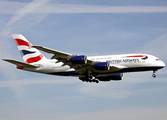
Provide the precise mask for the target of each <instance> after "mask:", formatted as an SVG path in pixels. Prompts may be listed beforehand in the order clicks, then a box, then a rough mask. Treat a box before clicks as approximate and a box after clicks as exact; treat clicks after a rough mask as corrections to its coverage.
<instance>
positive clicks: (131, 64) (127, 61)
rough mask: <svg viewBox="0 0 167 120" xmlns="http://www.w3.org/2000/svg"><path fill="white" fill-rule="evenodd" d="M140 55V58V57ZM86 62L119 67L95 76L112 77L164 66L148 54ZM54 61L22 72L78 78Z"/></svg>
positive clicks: (99, 57)
mask: <svg viewBox="0 0 167 120" xmlns="http://www.w3.org/2000/svg"><path fill="white" fill-rule="evenodd" d="M141 55H142V56H141ZM87 59H88V60H91V61H95V62H109V63H110V66H117V67H120V69H118V70H109V71H102V70H101V71H98V70H97V71H96V73H95V74H97V75H112V74H113V73H114V74H115V73H124V72H135V71H149V70H152V71H156V70H158V69H161V68H163V67H164V66H165V64H164V62H162V61H161V60H159V59H158V58H157V57H155V56H152V55H148V54H121V55H105V56H92V57H88V58H87ZM56 62H57V60H56V59H46V60H45V62H42V63H41V62H37V63H33V64H32V65H36V66H39V67H38V68H34V69H32V68H31V69H28V68H25V69H24V70H27V71H33V72H38V73H45V74H53V75H62V76H63V75H64V76H80V75H79V74H77V72H75V69H73V68H70V66H68V65H65V66H64V65H63V63H62V62H59V63H56Z"/></svg>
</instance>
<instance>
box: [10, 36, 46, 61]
mask: <svg viewBox="0 0 167 120" xmlns="http://www.w3.org/2000/svg"><path fill="white" fill-rule="evenodd" d="M12 37H13V39H14V41H15V43H16V45H17V47H18V49H19V51H20V53H21V56H22V57H23V60H24V62H25V63H28V64H31V63H36V62H43V61H44V60H46V58H45V57H44V56H43V55H42V54H41V53H40V52H39V51H38V50H37V49H36V48H33V47H32V44H31V43H30V42H29V41H28V40H27V39H26V38H25V37H24V36H23V35H21V34H13V35H12Z"/></svg>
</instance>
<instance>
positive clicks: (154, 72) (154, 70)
mask: <svg viewBox="0 0 167 120" xmlns="http://www.w3.org/2000/svg"><path fill="white" fill-rule="evenodd" d="M155 72H156V70H153V75H152V77H153V78H155V77H156V75H155Z"/></svg>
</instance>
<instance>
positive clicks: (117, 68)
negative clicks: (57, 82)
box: [3, 34, 165, 83]
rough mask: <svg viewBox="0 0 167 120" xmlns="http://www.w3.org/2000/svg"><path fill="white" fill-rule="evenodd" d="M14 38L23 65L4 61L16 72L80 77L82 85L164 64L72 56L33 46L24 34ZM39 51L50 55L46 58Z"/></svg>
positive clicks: (134, 57)
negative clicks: (15, 69)
mask: <svg viewBox="0 0 167 120" xmlns="http://www.w3.org/2000/svg"><path fill="white" fill-rule="evenodd" d="M12 36H13V39H14V41H15V43H16V45H17V47H18V49H19V51H20V53H21V55H22V57H23V60H24V62H20V61H16V60H11V59H3V60H4V61H7V62H10V63H12V64H15V65H16V66H17V68H18V69H20V70H26V71H31V72H37V73H44V74H50V75H59V76H75V77H79V79H80V80H82V81H83V82H84V81H85V82H96V83H99V81H110V80H116V81H117V80H122V78H123V73H126V72H139V71H153V75H152V76H153V77H156V75H155V72H156V71H157V70H159V69H161V68H163V67H164V66H165V64H164V62H163V61H161V60H160V59H158V58H157V57H155V56H153V55H148V54H121V55H105V56H91V57H87V56H85V55H74V54H70V53H65V52H60V51H57V50H53V49H49V48H46V47H42V46H33V45H32V44H31V43H30V42H29V41H28V40H27V39H26V38H25V37H24V36H23V35H21V34H14V35H12ZM38 50H41V51H44V52H47V53H49V54H53V57H52V58H51V59H47V58H45V57H44V56H43V55H42V54H41V53H40V52H39V51H38Z"/></svg>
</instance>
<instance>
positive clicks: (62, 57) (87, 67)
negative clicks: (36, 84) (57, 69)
mask: <svg viewBox="0 0 167 120" xmlns="http://www.w3.org/2000/svg"><path fill="white" fill-rule="evenodd" d="M32 47H34V48H37V49H39V50H41V51H44V52H47V53H50V54H54V56H53V57H52V59H57V60H58V61H57V62H63V63H64V64H63V65H62V66H64V65H68V66H70V67H71V68H74V69H75V70H76V71H77V72H78V73H80V74H84V73H86V72H89V71H96V70H95V69H94V68H93V65H94V64H95V63H99V61H92V60H87V63H85V64H74V63H72V62H71V61H69V59H71V58H72V57H74V56H77V55H73V54H70V53H65V52H60V51H57V50H53V49H50V48H46V47H42V46H32ZM110 68H111V70H112V71H117V70H120V69H122V68H123V66H116V65H114V66H112V65H110Z"/></svg>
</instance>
